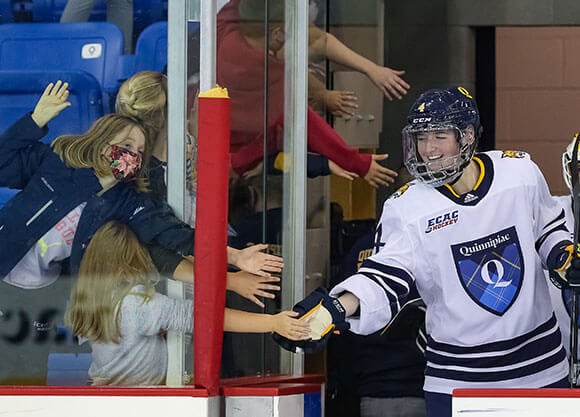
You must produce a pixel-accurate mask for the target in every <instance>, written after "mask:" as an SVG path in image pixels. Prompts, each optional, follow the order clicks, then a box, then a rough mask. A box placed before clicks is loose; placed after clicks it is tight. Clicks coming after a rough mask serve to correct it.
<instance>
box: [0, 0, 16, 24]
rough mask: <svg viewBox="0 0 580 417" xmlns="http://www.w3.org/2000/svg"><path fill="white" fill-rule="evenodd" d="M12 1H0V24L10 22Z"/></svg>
mask: <svg viewBox="0 0 580 417" xmlns="http://www.w3.org/2000/svg"><path fill="white" fill-rule="evenodd" d="M12 19H13V15H12V0H0V23H8V22H12Z"/></svg>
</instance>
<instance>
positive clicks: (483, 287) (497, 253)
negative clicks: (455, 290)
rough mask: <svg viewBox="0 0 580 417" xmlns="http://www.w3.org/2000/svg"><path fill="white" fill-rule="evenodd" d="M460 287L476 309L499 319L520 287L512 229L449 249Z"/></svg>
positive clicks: (520, 265)
mask: <svg viewBox="0 0 580 417" xmlns="http://www.w3.org/2000/svg"><path fill="white" fill-rule="evenodd" d="M451 250H452V253H453V259H454V261H455V267H456V269H457V273H458V275H459V280H460V281H461V285H463V288H464V289H465V291H466V292H467V294H469V296H470V297H471V298H472V299H473V301H475V302H476V303H477V304H478V305H480V306H481V307H483V308H484V309H486V310H487V311H489V312H491V313H493V314H495V315H498V316H502V315H503V314H504V313H505V312H506V311H507V310H508V309H509V308H510V307H511V305H512V304H513V302H514V301H515V299H516V298H517V296H518V293H519V292H520V288H521V286H522V281H523V276H524V267H523V263H522V252H521V247H520V242H519V239H518V235H517V232H516V229H515V227H509V228H507V229H504V230H501V231H499V232H497V233H494V234H491V235H488V236H485V237H483V238H480V239H477V240H472V241H470V242H464V243H459V244H457V245H451Z"/></svg>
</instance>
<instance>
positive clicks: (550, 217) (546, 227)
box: [531, 162, 570, 268]
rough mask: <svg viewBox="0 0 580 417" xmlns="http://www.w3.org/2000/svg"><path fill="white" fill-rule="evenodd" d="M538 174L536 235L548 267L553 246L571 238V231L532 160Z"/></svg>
mask: <svg viewBox="0 0 580 417" xmlns="http://www.w3.org/2000/svg"><path fill="white" fill-rule="evenodd" d="M531 165H532V167H533V172H534V175H535V176H536V184H537V186H536V192H535V193H534V199H535V201H533V203H532V204H533V207H534V220H535V221H534V228H535V230H534V235H535V236H536V250H537V251H538V254H539V255H540V258H541V259H542V264H543V266H544V268H546V259H547V257H548V254H549V253H550V251H551V250H552V248H553V247H554V246H555V245H556V244H558V243H559V242H561V241H563V240H569V239H570V232H569V231H568V229H567V228H566V215H565V212H564V209H563V208H562V207H561V205H560V204H558V202H557V201H555V200H554V198H553V197H552V196H551V194H550V190H549V189H548V184H547V183H546V180H545V179H544V176H543V174H542V173H541V171H540V169H539V168H538V166H537V165H536V164H535V163H534V162H531Z"/></svg>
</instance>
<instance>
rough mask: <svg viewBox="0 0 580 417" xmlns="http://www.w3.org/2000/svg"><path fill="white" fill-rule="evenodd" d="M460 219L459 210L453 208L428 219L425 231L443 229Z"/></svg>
mask: <svg viewBox="0 0 580 417" xmlns="http://www.w3.org/2000/svg"><path fill="white" fill-rule="evenodd" d="M458 221H459V210H453V211H450V212H447V213H443V214H441V215H440V216H436V217H433V218H431V219H428V220H427V227H426V228H425V233H431V232H433V231H434V230H439V229H442V228H444V227H446V226H450V225H452V224H455V223H457V222H458Z"/></svg>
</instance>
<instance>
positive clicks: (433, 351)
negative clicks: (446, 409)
mask: <svg viewBox="0 0 580 417" xmlns="http://www.w3.org/2000/svg"><path fill="white" fill-rule="evenodd" d="M474 161H475V163H477V164H479V166H480V169H481V174H480V177H479V178H478V180H477V183H476V186H475V188H474V190H472V191H471V192H468V193H466V194H463V195H457V194H456V193H454V191H453V190H452V188H451V187H449V186H442V187H439V188H432V187H429V186H427V185H424V184H421V183H419V182H417V181H412V182H410V183H408V184H406V185H405V186H403V187H401V188H400V189H399V190H398V191H397V192H395V193H394V194H393V195H392V196H391V197H390V198H389V199H388V200H387V201H386V202H385V204H384V207H383V213H382V216H381V220H380V223H379V225H378V227H377V234H376V236H375V244H374V253H373V255H372V256H370V257H369V258H367V259H366V260H365V261H364V262H363V264H362V265H361V268H360V269H359V270H358V272H357V273H356V274H355V275H353V276H351V277H350V278H348V279H347V280H345V281H343V282H342V283H341V284H339V285H337V286H336V287H334V288H333V289H332V291H331V295H333V296H336V295H338V294H340V293H342V292H343V291H349V292H351V293H353V294H354V295H356V296H357V297H358V298H359V300H360V315H359V316H356V317H354V316H353V317H349V318H348V321H349V323H350V325H351V331H353V332H355V333H360V334H369V333H372V332H375V331H377V330H378V329H380V328H382V327H383V326H385V324H387V323H388V322H389V321H390V320H391V318H392V317H393V316H394V314H396V312H397V311H398V309H399V308H400V306H401V305H402V304H403V303H404V299H405V297H406V296H407V294H408V292H409V288H410V286H411V284H412V282H413V281H414V282H415V283H416V285H417V289H418V290H419V293H420V295H421V298H422V299H423V300H424V302H425V304H426V305H427V315H426V329H427V333H428V335H429V337H428V341H427V351H426V353H425V354H426V359H427V366H426V368H425V385H424V389H425V391H429V392H438V393H446V394H451V392H452V390H453V389H454V388H477V387H479V388H483V387H485V388H508V387H519V388H536V387H543V386H546V385H549V384H552V383H554V382H556V381H559V380H561V379H563V378H565V377H566V375H567V373H568V365H567V363H566V353H565V351H564V349H563V347H562V343H561V335H560V330H559V329H558V324H557V322H556V319H555V317H554V312H553V309H552V305H551V303H550V297H549V294H548V283H547V280H546V276H545V275H544V271H543V269H542V264H545V261H546V258H547V256H548V253H549V252H550V250H551V249H552V248H553V247H554V246H555V245H556V244H557V243H559V242H561V241H563V240H567V239H569V232H568V231H567V230H566V228H565V219H564V213H563V211H562V208H561V207H559V206H558V205H557V204H556V203H555V202H554V200H552V198H551V196H550V193H549V190H548V187H547V184H546V182H545V180H544V177H543V176H542V174H541V172H540V170H539V169H538V167H537V166H536V165H535V164H534V163H533V162H532V161H531V160H530V158H529V156H528V154H526V153H524V152H513V151H509V152H508V151H505V152H502V151H491V152H485V153H481V154H478V155H476V156H475V157H474ZM550 285H551V284H550Z"/></svg>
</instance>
